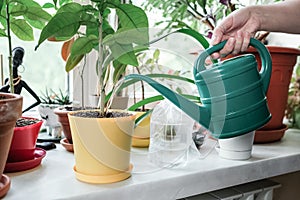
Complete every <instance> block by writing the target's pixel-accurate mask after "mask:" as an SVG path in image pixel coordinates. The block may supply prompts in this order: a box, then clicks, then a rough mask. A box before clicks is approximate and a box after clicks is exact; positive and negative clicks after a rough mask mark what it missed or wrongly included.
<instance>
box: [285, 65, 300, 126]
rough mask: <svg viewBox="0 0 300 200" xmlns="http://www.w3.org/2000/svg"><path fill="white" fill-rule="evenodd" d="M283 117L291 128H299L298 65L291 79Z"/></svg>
mask: <svg viewBox="0 0 300 200" xmlns="http://www.w3.org/2000/svg"><path fill="white" fill-rule="evenodd" d="M285 116H286V118H287V119H288V120H289V122H290V126H291V127H293V128H300V63H298V65H297V67H296V70H295V72H294V74H293V77H292V79H291V83H290V88H289V96H288V103H287V108H286V115H285Z"/></svg>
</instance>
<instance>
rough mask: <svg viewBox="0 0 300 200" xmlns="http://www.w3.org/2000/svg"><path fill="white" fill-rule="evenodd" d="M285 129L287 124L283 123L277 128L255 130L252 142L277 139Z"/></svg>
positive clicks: (266, 141)
mask: <svg viewBox="0 0 300 200" xmlns="http://www.w3.org/2000/svg"><path fill="white" fill-rule="evenodd" d="M287 129H288V126H287V125H285V124H283V125H282V126H281V127H280V128H279V129H274V130H263V129H259V130H256V131H255V136H254V143H255V144H258V143H269V142H276V141H279V140H281V138H282V137H283V136H284V133H285V131H286V130H287Z"/></svg>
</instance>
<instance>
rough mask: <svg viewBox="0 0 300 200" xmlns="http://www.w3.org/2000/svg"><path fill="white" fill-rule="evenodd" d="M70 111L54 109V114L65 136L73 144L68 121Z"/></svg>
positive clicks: (60, 108)
mask: <svg viewBox="0 0 300 200" xmlns="http://www.w3.org/2000/svg"><path fill="white" fill-rule="evenodd" d="M69 112H70V111H68V110H66V109H65V108H64V107H59V108H56V109H54V113H55V114H56V115H57V116H58V121H59V122H60V124H61V126H62V129H63V132H64V135H65V137H66V138H67V140H68V142H69V143H70V144H73V140H72V135H71V129H70V124H69V119H68V113H69Z"/></svg>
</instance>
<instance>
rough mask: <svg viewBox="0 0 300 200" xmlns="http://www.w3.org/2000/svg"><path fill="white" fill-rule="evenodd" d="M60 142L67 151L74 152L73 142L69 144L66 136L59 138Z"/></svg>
mask: <svg viewBox="0 0 300 200" xmlns="http://www.w3.org/2000/svg"><path fill="white" fill-rule="evenodd" d="M60 144H61V145H62V146H63V147H64V148H65V149H66V150H67V151H69V152H74V148H73V144H70V143H69V141H68V139H67V138H63V139H61V140H60Z"/></svg>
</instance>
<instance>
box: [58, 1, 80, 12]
mask: <svg viewBox="0 0 300 200" xmlns="http://www.w3.org/2000/svg"><path fill="white" fill-rule="evenodd" d="M82 10H83V7H82V6H81V5H80V4H79V3H74V2H72V3H67V4H65V5H63V6H62V7H60V8H59V9H58V10H57V13H56V14H58V13H63V12H73V13H80V12H81V11H82Z"/></svg>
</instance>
